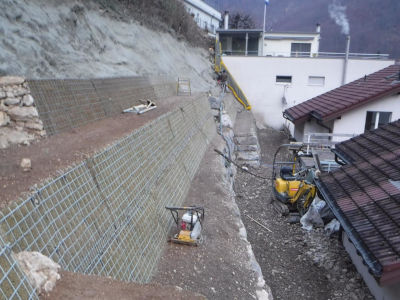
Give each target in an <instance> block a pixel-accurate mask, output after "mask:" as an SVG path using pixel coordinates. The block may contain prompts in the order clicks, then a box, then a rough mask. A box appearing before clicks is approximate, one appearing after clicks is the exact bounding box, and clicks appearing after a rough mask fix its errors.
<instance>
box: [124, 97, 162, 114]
mask: <svg viewBox="0 0 400 300" xmlns="http://www.w3.org/2000/svg"><path fill="white" fill-rule="evenodd" d="M140 102H141V103H143V104H139V105H136V106H132V107H130V108H127V109H124V110H123V111H122V112H123V113H136V114H138V115H141V114H144V113H145V112H148V111H149V110H152V109H155V108H157V106H156V104H155V103H154V102H153V101H151V100H146V101H143V100H141V101H140Z"/></svg>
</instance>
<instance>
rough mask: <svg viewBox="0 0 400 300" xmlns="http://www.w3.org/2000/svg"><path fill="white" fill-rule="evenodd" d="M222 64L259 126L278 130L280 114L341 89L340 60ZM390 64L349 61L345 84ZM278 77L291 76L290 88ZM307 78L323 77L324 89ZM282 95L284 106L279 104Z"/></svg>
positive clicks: (234, 59) (255, 60)
mask: <svg viewBox="0 0 400 300" xmlns="http://www.w3.org/2000/svg"><path fill="white" fill-rule="evenodd" d="M223 61H224V63H225V65H226V66H227V68H228V69H229V72H231V74H232V75H233V76H234V78H235V79H236V81H237V82H238V84H239V85H240V87H241V88H242V90H243V92H244V93H245V95H246V96H247V98H248V100H249V102H250V104H251V106H252V111H253V113H254V115H255V117H256V120H257V123H258V124H259V125H262V124H264V125H268V126H272V127H274V128H277V129H280V128H281V127H282V126H283V125H284V123H285V121H286V123H287V124H288V127H289V129H290V130H291V131H292V133H293V131H294V127H293V124H292V123H291V122H289V121H287V120H285V119H284V118H283V116H282V112H283V110H285V109H286V108H288V107H291V106H293V105H296V104H299V103H301V102H304V101H306V100H309V99H311V98H313V97H315V96H318V95H320V94H322V93H325V92H327V91H329V90H332V89H334V88H337V87H339V86H340V85H341V81H342V71H343V59H338V58H337V59H336V58H293V57H234V56H225V57H223ZM393 63H394V61H391V60H350V62H349V67H348V76H347V80H348V82H350V81H353V80H356V79H358V78H361V77H362V76H364V75H365V74H370V73H373V72H376V71H378V70H380V69H382V68H384V67H387V66H389V65H391V64H393ZM277 75H288V76H292V83H291V84H282V83H276V76H277ZM309 76H325V85H324V86H311V85H308V77H309ZM284 93H285V97H286V100H287V105H283V104H282V97H283V95H284Z"/></svg>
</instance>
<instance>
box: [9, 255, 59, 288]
mask: <svg viewBox="0 0 400 300" xmlns="http://www.w3.org/2000/svg"><path fill="white" fill-rule="evenodd" d="M15 258H16V259H17V260H18V263H19V266H20V267H21V269H22V270H23V271H24V273H25V274H26V276H27V277H28V279H29V282H30V283H31V284H32V286H33V287H34V288H35V289H37V290H38V291H39V293H40V292H46V293H49V292H51V291H52V290H53V288H54V287H55V286H56V282H57V280H59V279H60V278H61V277H60V274H58V272H59V271H60V269H61V267H60V265H59V264H57V263H55V262H54V261H53V260H51V259H50V258H48V257H47V256H44V255H43V254H41V253H39V252H28V251H22V252H20V253H17V254H15Z"/></svg>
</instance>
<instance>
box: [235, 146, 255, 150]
mask: <svg viewBox="0 0 400 300" xmlns="http://www.w3.org/2000/svg"><path fill="white" fill-rule="evenodd" d="M237 151H258V146H257V145H237Z"/></svg>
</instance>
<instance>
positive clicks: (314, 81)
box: [308, 76, 325, 86]
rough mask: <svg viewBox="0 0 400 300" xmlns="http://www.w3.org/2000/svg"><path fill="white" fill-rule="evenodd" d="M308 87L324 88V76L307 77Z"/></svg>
mask: <svg viewBox="0 0 400 300" xmlns="http://www.w3.org/2000/svg"><path fill="white" fill-rule="evenodd" d="M308 85H317V86H324V85H325V77H324V76H309V77H308Z"/></svg>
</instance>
